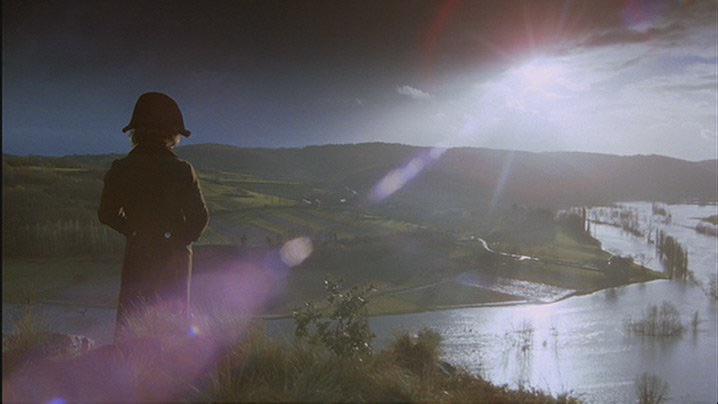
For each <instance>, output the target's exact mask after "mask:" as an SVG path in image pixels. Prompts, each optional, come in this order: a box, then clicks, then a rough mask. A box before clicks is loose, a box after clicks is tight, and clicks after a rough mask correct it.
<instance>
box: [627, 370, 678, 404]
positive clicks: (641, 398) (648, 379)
mask: <svg viewBox="0 0 718 404" xmlns="http://www.w3.org/2000/svg"><path fill="white" fill-rule="evenodd" d="M635 385H636V395H637V396H638V402H639V403H641V404H659V403H662V402H665V401H667V400H668V392H669V391H670V389H669V386H668V383H666V382H665V381H663V380H662V379H661V378H659V377H658V376H656V375H653V374H649V373H643V374H642V375H641V376H639V377H638V378H637V379H636V382H635Z"/></svg>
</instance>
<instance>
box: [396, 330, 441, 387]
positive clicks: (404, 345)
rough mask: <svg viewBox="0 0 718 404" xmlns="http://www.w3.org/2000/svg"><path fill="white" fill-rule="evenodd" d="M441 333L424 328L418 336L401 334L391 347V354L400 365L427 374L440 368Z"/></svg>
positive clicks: (414, 371) (421, 374)
mask: <svg viewBox="0 0 718 404" xmlns="http://www.w3.org/2000/svg"><path fill="white" fill-rule="evenodd" d="M440 347H441V335H440V334H439V333H437V332H436V331H434V330H432V329H429V328H423V329H422V330H421V331H419V333H418V334H417V335H416V336H410V335H408V334H403V335H399V336H397V337H396V339H395V340H394V341H393V342H392V344H391V345H390V347H389V354H390V355H391V356H392V358H393V359H394V360H395V361H396V363H397V364H399V365H400V366H402V367H404V368H406V369H408V370H410V371H411V372H413V373H414V374H416V375H419V376H427V375H429V374H431V373H433V372H434V371H436V370H437V369H438V366H439V358H440V356H441V348H440Z"/></svg>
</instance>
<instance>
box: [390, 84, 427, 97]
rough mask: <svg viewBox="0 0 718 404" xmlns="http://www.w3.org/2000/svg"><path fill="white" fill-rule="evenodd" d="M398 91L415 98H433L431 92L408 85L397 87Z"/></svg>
mask: <svg viewBox="0 0 718 404" xmlns="http://www.w3.org/2000/svg"><path fill="white" fill-rule="evenodd" d="M396 92H397V93H399V94H401V95H405V96H407V97H409V98H411V99H413V100H428V99H430V98H431V94H429V93H427V92H424V91H421V90H419V89H418V88H415V87H412V86H408V85H404V86H399V87H397V88H396Z"/></svg>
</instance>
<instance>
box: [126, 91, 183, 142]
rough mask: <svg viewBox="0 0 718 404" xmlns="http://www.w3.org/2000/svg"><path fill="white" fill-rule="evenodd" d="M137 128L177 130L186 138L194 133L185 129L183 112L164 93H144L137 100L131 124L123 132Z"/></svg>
mask: <svg viewBox="0 0 718 404" xmlns="http://www.w3.org/2000/svg"><path fill="white" fill-rule="evenodd" d="M137 128H148V129H161V130H176V131H177V133H179V134H181V135H183V136H185V137H189V136H190V135H191V133H192V132H190V131H189V130H187V129H186V128H185V127H184V120H183V119H182V112H181V111H180V109H179V106H178V105H177V103H176V102H175V100H173V99H172V98H170V97H169V96H168V95H166V94H162V93H144V94H142V95H141V96H140V98H139V99H138V100H137V103H136V104H135V110H134V111H132V119H131V120H130V124H129V125H127V126H125V127H124V128H123V129H122V131H123V132H127V131H128V130H130V129H137Z"/></svg>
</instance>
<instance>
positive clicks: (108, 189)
mask: <svg viewBox="0 0 718 404" xmlns="http://www.w3.org/2000/svg"><path fill="white" fill-rule="evenodd" d="M123 205H124V201H123V199H122V194H121V187H120V186H119V184H118V183H117V168H116V166H115V163H114V162H113V163H112V167H110V170H109V171H107V174H105V186H104V188H103V189H102V197H101V198H100V208H99V209H98V210H97V217H98V219H100V222H101V223H103V224H106V225H107V226H110V227H111V228H112V229H114V230H116V231H117V232H119V233H121V234H124V235H127V234H128V233H129V229H128V226H127V218H126V217H125V212H124V211H123V209H122V208H123Z"/></svg>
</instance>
